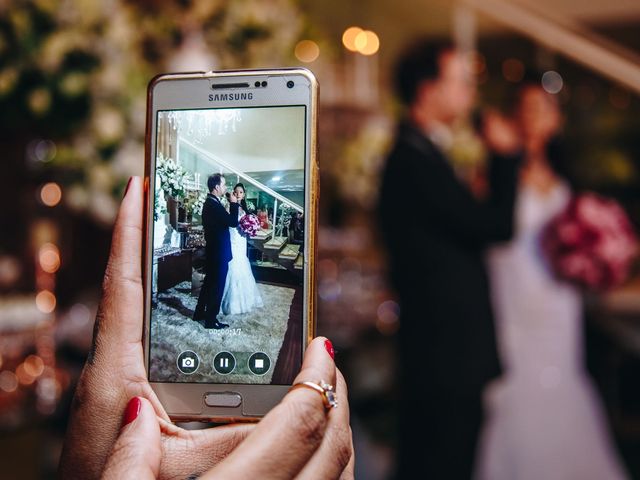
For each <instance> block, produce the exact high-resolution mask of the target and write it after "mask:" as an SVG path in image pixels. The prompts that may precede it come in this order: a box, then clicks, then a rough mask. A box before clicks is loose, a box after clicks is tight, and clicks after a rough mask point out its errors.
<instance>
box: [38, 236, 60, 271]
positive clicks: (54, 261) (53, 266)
mask: <svg viewBox="0 0 640 480" xmlns="http://www.w3.org/2000/svg"><path fill="white" fill-rule="evenodd" d="M38 260H39V262H40V267H41V268H42V270H44V271H45V272H47V273H55V272H57V271H58V269H59V268H60V251H59V250H58V247H56V246H55V245H54V244H53V243H45V244H44V245H42V246H41V247H40V252H39V253H38Z"/></svg>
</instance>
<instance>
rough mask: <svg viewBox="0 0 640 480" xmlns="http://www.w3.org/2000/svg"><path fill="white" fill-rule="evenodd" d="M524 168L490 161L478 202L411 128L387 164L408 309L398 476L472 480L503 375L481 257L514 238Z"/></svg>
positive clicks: (398, 274)
mask: <svg viewBox="0 0 640 480" xmlns="http://www.w3.org/2000/svg"><path fill="white" fill-rule="evenodd" d="M517 164H518V162H517V161H516V159H505V158H493V159H492V161H491V169H490V175H489V176H490V183H491V187H490V188H491V194H490V197H489V198H488V199H487V200H486V201H484V202H480V201H478V200H476V199H475V198H474V197H473V195H471V193H470V192H469V190H468V189H467V188H466V187H465V186H464V185H463V184H462V183H461V182H460V181H459V180H458V179H457V177H456V175H455V173H454V171H453V169H452V168H451V166H450V164H449V162H448V161H447V159H446V158H445V156H444V155H443V153H442V152H441V151H440V150H439V149H438V148H437V147H436V145H435V144H434V143H433V142H432V141H431V140H430V139H428V138H427V137H426V136H425V135H424V134H422V133H421V132H420V131H419V130H417V129H416V128H414V127H412V126H410V125H404V126H402V127H401V128H400V130H399V132H398V136H397V141H396V144H395V147H394V148H393V150H392V152H391V154H390V155H389V158H388V160H387V166H386V170H385V172H384V176H383V183H382V190H381V196H380V198H381V202H380V214H381V221H382V229H383V233H384V236H385V240H386V243H387V247H388V253H389V260H390V268H391V276H392V280H393V283H394V286H395V287H396V290H397V292H398V295H399V300H400V310H401V316H400V331H399V347H400V348H399V356H400V372H399V377H398V381H399V387H400V393H401V397H400V398H401V404H400V406H399V407H400V408H399V416H400V431H399V435H400V445H399V448H398V468H399V478H429V479H441V478H446V479H458V478H460V479H468V478H470V477H471V468H472V462H473V457H474V452H475V447H476V441H477V436H478V431H479V428H480V424H481V420H482V417H481V415H482V412H481V392H482V389H483V387H484V386H485V384H486V383H487V381H488V380H490V379H491V378H493V377H495V376H497V375H498V374H499V372H500V366H499V362H498V356H497V352H496V342H495V333H494V326H493V315H492V309H491V305H490V297H489V285H488V280H487V274H486V271H485V265H484V262H483V251H484V248H485V247H486V246H487V245H488V244H489V243H491V242H496V241H501V240H507V239H508V238H509V237H510V236H511V234H512V229H513V203H514V197H515V187H516V176H517ZM400 198H402V201H399V199H400ZM415 439H419V441H417V442H416V441H415Z"/></svg>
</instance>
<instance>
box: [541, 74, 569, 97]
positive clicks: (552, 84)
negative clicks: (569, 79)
mask: <svg viewBox="0 0 640 480" xmlns="http://www.w3.org/2000/svg"><path fill="white" fill-rule="evenodd" d="M563 85H564V82H563V80H562V76H561V75H560V74H559V73H558V72H556V71H554V70H549V71H548V72H544V73H543V74H542V88H544V90H545V92H547V93H551V94H552V95H555V94H557V93H560V90H562V86H563Z"/></svg>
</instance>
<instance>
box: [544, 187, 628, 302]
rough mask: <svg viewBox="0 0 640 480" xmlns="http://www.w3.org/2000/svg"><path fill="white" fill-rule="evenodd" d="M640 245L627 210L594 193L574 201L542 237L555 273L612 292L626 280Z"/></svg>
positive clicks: (586, 286) (596, 289)
mask: <svg viewBox="0 0 640 480" xmlns="http://www.w3.org/2000/svg"><path fill="white" fill-rule="evenodd" d="M637 243H638V238H637V236H636V234H635V232H634V229H633V226H632V224H631V222H630V220H629V218H628V216H627V215H626V213H625V211H624V209H623V208H622V207H621V206H620V205H619V204H618V203H617V202H616V201H614V200H611V199H606V198H603V197H601V196H599V195H597V194H594V193H585V194H582V195H578V196H576V197H575V198H574V199H572V201H571V202H570V203H569V205H568V206H567V208H566V209H565V210H564V211H563V212H562V213H560V214H559V215H558V216H557V217H556V218H554V219H553V220H552V221H551V222H550V223H549V225H548V226H547V228H546V229H545V230H544V232H543V236H542V247H543V250H544V252H545V253H546V255H547V258H548V259H549V260H550V264H551V267H552V269H553V270H554V272H555V274H556V275H557V276H558V277H559V278H561V279H564V280H567V281H569V282H571V283H573V284H576V285H578V286H580V287H582V288H585V289H588V290H595V291H604V290H608V289H611V288H613V287H615V286H618V285H620V284H621V283H622V282H624V281H625V280H626V279H627V277H628V274H629V270H630V267H631V263H632V261H633V259H634V258H635V256H636V253H637Z"/></svg>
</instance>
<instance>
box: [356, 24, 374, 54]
mask: <svg viewBox="0 0 640 480" xmlns="http://www.w3.org/2000/svg"><path fill="white" fill-rule="evenodd" d="M354 44H355V47H356V49H357V51H358V52H359V53H361V54H362V55H373V54H375V53H377V52H378V50H379V49H380V39H379V38H378V35H376V33H375V32H372V31H371V30H364V31H362V32H360V33H358V35H356V38H355V40H354Z"/></svg>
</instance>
